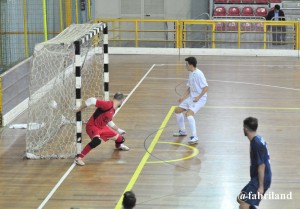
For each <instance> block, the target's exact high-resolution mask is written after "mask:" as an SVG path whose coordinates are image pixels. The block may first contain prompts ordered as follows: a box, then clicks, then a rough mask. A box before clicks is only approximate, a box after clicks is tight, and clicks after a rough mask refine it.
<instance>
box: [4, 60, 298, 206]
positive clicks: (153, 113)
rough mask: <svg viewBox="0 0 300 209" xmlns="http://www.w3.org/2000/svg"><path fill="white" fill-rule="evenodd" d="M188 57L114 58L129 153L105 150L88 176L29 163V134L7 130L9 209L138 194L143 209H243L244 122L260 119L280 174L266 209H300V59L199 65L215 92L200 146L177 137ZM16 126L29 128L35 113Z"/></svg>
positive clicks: (91, 158) (98, 202)
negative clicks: (178, 109) (178, 107)
mask: <svg viewBox="0 0 300 209" xmlns="http://www.w3.org/2000/svg"><path fill="white" fill-rule="evenodd" d="M186 57H187V56H162V55H110V66H109V70H110V94H111V95H113V93H115V92H117V91H121V92H123V93H124V94H126V95H127V98H126V101H125V103H124V105H123V106H122V107H121V108H120V109H119V110H118V112H117V114H116V115H115V118H114V122H115V123H116V124H117V125H118V126H119V127H120V128H122V129H124V130H126V131H127V134H126V136H125V138H126V142H125V144H126V145H127V146H129V147H130V148H131V149H130V151H128V152H124V151H117V150H115V149H114V143H113V142H106V143H104V142H103V143H102V144H101V145H100V146H99V147H97V148H96V149H94V150H92V151H91V152H90V153H89V154H88V155H87V156H86V157H85V159H84V161H85V163H86V165H85V166H82V167H78V166H76V165H75V164H73V159H52V160H26V159H23V155H24V152H25V133H26V130H24V129H9V128H8V127H4V128H2V130H1V140H0V154H1V158H0V169H1V172H0V179H1V180H0V194H1V195H0V208H5V209H6V208H16V209H17V208H46V209H52V208H54V209H70V208H78V209H96V208H101V209H111V208H112V209H120V208H121V200H122V194H123V193H124V191H126V190H133V191H134V192H135V194H136V197H137V205H136V207H135V208H136V209H158V208H160V209H234V208H238V204H237V203H236V196H237V195H238V194H239V192H240V190H241V189H242V188H243V187H244V186H245V185H246V184H247V183H248V181H249V180H250V176H249V164H250V156H249V140H248V139H247V138H246V137H245V136H244V133H243V120H244V118H246V117H248V116H253V117H257V118H258V122H259V127H258V133H259V134H261V135H262V136H263V137H264V138H265V140H266V141H267V143H268V148H269V152H270V157H271V167H272V172H273V181H272V185H271V188H270V189H269V190H268V192H267V193H268V197H267V198H266V199H264V200H262V202H261V204H260V207H259V208H260V209H299V208H300V206H299V202H300V156H299V153H300V144H299V140H300V137H299V127H300V125H299V124H300V114H299V113H300V106H299V104H300V60H299V59H298V58H292V57H284V58H281V57H230V56H195V57H196V58H197V60H198V68H199V69H201V70H202V71H203V72H204V74H205V76H206V79H207V81H208V86H209V90H208V99H207V103H206V106H205V107H204V108H203V109H201V110H200V111H199V112H198V113H197V114H196V115H195V120H196V123H197V132H198V137H199V139H200V140H199V143H198V144H197V145H188V143H187V141H188V136H187V137H173V136H172V135H173V132H175V131H177V130H178V127H177V124H176V118H175V115H174V113H173V111H174V108H175V106H176V105H177V104H178V103H177V100H178V98H179V96H180V95H181V94H182V93H183V92H184V91H185V89H186V79H187V75H188V72H187V71H186V69H185V61H184V58H186ZM13 123H26V113H24V114H22V115H21V116H20V117H18V118H17V119H16V120H15V121H14V122H13ZM186 126H187V130H188V133H190V130H189V126H188V123H187V122H186ZM88 142H89V139H88V136H87V135H86V134H84V135H83V146H84V145H85V144H86V143H88ZM278 195H279V196H280V197H279V196H278ZM284 198H285V199H284Z"/></svg>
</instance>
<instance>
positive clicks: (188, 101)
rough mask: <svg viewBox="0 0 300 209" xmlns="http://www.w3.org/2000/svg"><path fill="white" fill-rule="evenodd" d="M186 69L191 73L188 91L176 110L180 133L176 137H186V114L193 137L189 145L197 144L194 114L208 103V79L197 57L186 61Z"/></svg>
mask: <svg viewBox="0 0 300 209" xmlns="http://www.w3.org/2000/svg"><path fill="white" fill-rule="evenodd" d="M185 61H186V69H187V70H188V71H189V79H188V82H187V87H188V89H187V90H186V92H185V94H184V95H183V97H181V98H180V99H179V100H178V101H179V103H180V104H179V106H178V107H176V109H175V114H176V118H177V123H178V125H179V131H178V132H177V133H174V136H186V135H187V134H186V131H185V123H184V114H183V112H185V111H186V117H187V119H188V122H189V125H190V128H191V131H192V135H191V136H190V140H189V142H188V143H189V144H197V143H198V137H197V131H196V122H195V118H194V114H196V112H198V111H199V110H200V109H201V108H202V107H203V106H204V105H205V103H206V97H207V91H208V85H207V82H206V78H205V76H204V74H203V72H202V71H201V70H199V69H198V68H197V60H196V58H195V57H188V58H186V59H185Z"/></svg>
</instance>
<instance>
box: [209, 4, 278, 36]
mask: <svg viewBox="0 0 300 209" xmlns="http://www.w3.org/2000/svg"><path fill="white" fill-rule="evenodd" d="M275 4H279V5H282V1H281V0H214V11H213V15H212V16H213V19H242V20H248V19H249V20H250V19H251V20H260V21H261V20H264V19H265V17H266V16H267V15H268V11H269V10H270V9H271V8H272V7H271V6H273V7H274V5H275ZM216 30H218V31H237V30H238V24H237V23H236V22H227V23H225V22H219V23H217V24H216ZM241 30H242V31H262V30H263V24H262V23H261V22H256V23H253V22H252V23H250V22H242V23H241Z"/></svg>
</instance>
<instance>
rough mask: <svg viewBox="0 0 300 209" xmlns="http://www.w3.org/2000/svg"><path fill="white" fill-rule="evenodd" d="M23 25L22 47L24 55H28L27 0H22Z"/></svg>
mask: <svg viewBox="0 0 300 209" xmlns="http://www.w3.org/2000/svg"><path fill="white" fill-rule="evenodd" d="M23 16H24V21H23V27H24V49H25V57H28V34H27V1H26V0H23Z"/></svg>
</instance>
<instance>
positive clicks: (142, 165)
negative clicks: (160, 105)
mask: <svg viewBox="0 0 300 209" xmlns="http://www.w3.org/2000/svg"><path fill="white" fill-rule="evenodd" d="M174 109H175V106H172V107H171V108H170V110H169V112H168V114H167V116H166V117H165V119H164V120H163V122H162V124H161V126H160V127H159V130H158V131H157V133H156V135H155V137H154V139H153V141H152V142H151V144H150V146H149V148H148V152H146V153H145V155H144V157H143V158H142V160H141V162H140V164H139V165H138V167H137V169H136V170H135V172H134V174H133V176H132V177H131V179H130V181H129V183H128V184H127V187H126V189H125V191H124V192H123V193H125V192H126V191H129V190H131V189H132V187H133V185H134V184H135V182H136V180H137V178H138V177H139V175H140V173H141V172H142V170H143V168H144V166H145V164H146V162H147V160H148V158H149V157H150V153H151V152H152V151H153V149H154V147H155V145H156V143H157V141H158V140H159V138H160V136H161V134H162V132H163V130H164V128H165V127H166V125H167V123H168V121H169V120H170V118H171V116H172V114H173V112H174ZM122 201H123V195H122V196H121V197H120V199H119V201H118V203H117V205H116V207H115V209H121V208H122Z"/></svg>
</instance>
